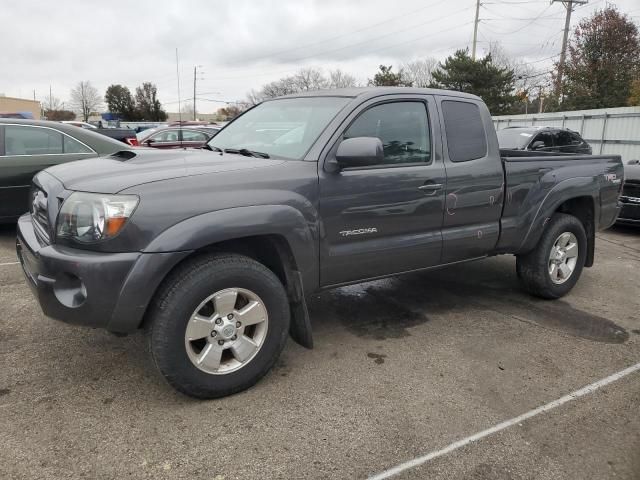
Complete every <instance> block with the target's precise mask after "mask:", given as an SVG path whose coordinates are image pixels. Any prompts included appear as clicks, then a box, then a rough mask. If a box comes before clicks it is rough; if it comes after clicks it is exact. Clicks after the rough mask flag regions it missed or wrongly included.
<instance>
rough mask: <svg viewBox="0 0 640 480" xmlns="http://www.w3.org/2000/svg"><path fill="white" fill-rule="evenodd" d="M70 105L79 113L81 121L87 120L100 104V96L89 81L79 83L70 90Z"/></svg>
mask: <svg viewBox="0 0 640 480" xmlns="http://www.w3.org/2000/svg"><path fill="white" fill-rule="evenodd" d="M71 104H72V105H73V107H74V108H75V109H76V110H77V111H78V112H80V114H81V115H82V118H83V120H84V121H85V122H86V121H88V120H89V115H91V113H92V112H94V111H95V110H96V109H97V108H98V107H99V106H100V105H101V104H102V96H101V95H99V94H98V90H96V88H95V87H94V86H93V85H91V82H89V81H81V82H79V83H78V84H77V85H76V86H75V88H73V89H71Z"/></svg>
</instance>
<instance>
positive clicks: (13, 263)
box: [0, 262, 20, 267]
mask: <svg viewBox="0 0 640 480" xmlns="http://www.w3.org/2000/svg"><path fill="white" fill-rule="evenodd" d="M19 263H20V262H7V263H0V267H4V266H6V265H18V264H19Z"/></svg>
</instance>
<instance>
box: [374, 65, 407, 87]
mask: <svg viewBox="0 0 640 480" xmlns="http://www.w3.org/2000/svg"><path fill="white" fill-rule="evenodd" d="M392 69H393V65H389V66H388V67H387V66H386V65H380V71H379V72H377V73H376V74H375V75H374V76H373V79H369V85H372V86H374V87H410V86H411V85H412V83H411V81H410V80H409V79H408V78H405V76H404V72H403V71H402V70H400V71H399V72H398V73H394V72H393V70H392Z"/></svg>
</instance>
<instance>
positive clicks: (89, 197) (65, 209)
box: [56, 192, 138, 243]
mask: <svg viewBox="0 0 640 480" xmlns="http://www.w3.org/2000/svg"><path fill="white" fill-rule="evenodd" d="M137 205H138V197H137V196H135V195H103V194H99V193H84V192H75V193H72V194H71V195H70V196H69V198H67V199H66V200H65V202H64V203H63V204H62V208H61V209H60V213H59V214H58V222H57V228H56V234H57V237H58V238H69V239H72V240H75V241H77V242H81V243H94V242H99V241H102V240H106V239H109V238H113V237H115V236H116V235H117V234H118V233H120V231H121V230H122V229H123V228H124V226H125V224H126V223H127V220H128V219H129V217H130V216H131V214H132V213H133V210H134V209H135V208H136V206H137Z"/></svg>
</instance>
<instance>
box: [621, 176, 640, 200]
mask: <svg viewBox="0 0 640 480" xmlns="http://www.w3.org/2000/svg"><path fill="white" fill-rule="evenodd" d="M622 197H624V198H622V200H623V201H625V200H626V199H634V198H639V199H640V182H638V181H637V180H631V181H626V182H625V183H624V186H623V187H622ZM634 203H635V202H634Z"/></svg>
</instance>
